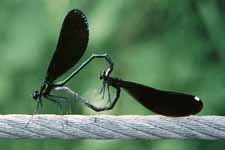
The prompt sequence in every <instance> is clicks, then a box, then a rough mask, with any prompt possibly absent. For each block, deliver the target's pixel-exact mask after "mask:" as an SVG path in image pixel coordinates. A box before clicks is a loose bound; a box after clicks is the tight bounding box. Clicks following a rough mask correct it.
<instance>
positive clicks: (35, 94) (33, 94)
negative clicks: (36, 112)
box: [32, 90, 40, 101]
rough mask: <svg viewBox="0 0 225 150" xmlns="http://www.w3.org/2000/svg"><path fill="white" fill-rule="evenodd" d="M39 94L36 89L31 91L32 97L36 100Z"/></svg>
mask: <svg viewBox="0 0 225 150" xmlns="http://www.w3.org/2000/svg"><path fill="white" fill-rule="evenodd" d="M39 96H40V92H39V91H38V90H35V91H33V93H32V98H33V99H34V100H35V101H36V100H37V99H38V98H39Z"/></svg>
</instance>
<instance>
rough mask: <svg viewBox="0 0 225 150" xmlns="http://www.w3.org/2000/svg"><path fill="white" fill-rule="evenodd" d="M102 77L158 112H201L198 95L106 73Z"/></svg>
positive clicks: (178, 114)
mask: <svg viewBox="0 0 225 150" xmlns="http://www.w3.org/2000/svg"><path fill="white" fill-rule="evenodd" d="M101 79H103V80H104V81H105V82H106V83H108V84H109V85H110V86H113V87H116V88H123V89H125V90H126V91H127V92H128V93H129V94H130V95H131V96H132V97H134V98H135V99H136V100H137V101H138V102H140V103H141V104H142V105H143V106H145V107H146V108H148V109H149V110H151V111H153V112H155V113H157V114H161V115H165V116H173V117H181V116H189V115H194V114H197V113H199V112H200V111H201V109H202V107H203V103H202V101H201V100H200V99H199V98H198V97H197V96H192V95H189V94H183V93H177V92H170V91H162V90H157V89H154V88H151V87H148V86H145V85H141V84H138V83H134V82H130V81H123V80H120V79H116V78H112V77H106V76H104V75H103V76H101Z"/></svg>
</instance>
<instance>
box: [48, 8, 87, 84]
mask: <svg viewBox="0 0 225 150" xmlns="http://www.w3.org/2000/svg"><path fill="white" fill-rule="evenodd" d="M88 36H89V31H88V23H87V18H86V16H85V15H84V14H83V13H82V12H81V11H80V10H77V9H76V10H71V11H70V12H69V13H68V14H67V15H66V17H65V19H64V22H63V24H62V28H61V32H60V35H59V39H58V44H57V47H56V50H55V53H54V55H53V57H52V59H51V62H50V64H49V66H48V71H47V77H46V80H47V81H50V82H52V81H54V80H56V79H57V78H58V77H59V76H61V75H62V74H64V73H65V72H66V71H68V70H69V69H70V68H71V67H73V66H74V65H75V64H76V63H77V62H78V61H79V60H80V58H81V57H82V55H83V54H84V52H85V50H86V48H87V45H88Z"/></svg>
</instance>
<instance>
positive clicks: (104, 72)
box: [99, 70, 106, 80]
mask: <svg viewBox="0 0 225 150" xmlns="http://www.w3.org/2000/svg"><path fill="white" fill-rule="evenodd" d="M99 79H100V80H105V79H106V71H105V70H103V71H102V72H101V73H100V76H99Z"/></svg>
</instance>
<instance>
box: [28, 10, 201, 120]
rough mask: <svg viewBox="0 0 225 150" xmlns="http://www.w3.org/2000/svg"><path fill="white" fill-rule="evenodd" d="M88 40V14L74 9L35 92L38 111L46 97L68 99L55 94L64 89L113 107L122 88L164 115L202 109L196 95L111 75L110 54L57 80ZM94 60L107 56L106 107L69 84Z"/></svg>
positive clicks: (75, 96)
mask: <svg viewBox="0 0 225 150" xmlns="http://www.w3.org/2000/svg"><path fill="white" fill-rule="evenodd" d="M88 40H89V30H88V23H87V18H86V16H85V15H84V13H83V12H81V11H80V10H77V9H75V10H71V11H70V12H69V13H68V14H67V15H66V17H65V19H64V22H63V24H62V28H61V32H60V35H59V40H58V44H57V46H56V50H55V52H54V54H53V57H52V59H51V61H50V63H49V66H48V70H47V74H46V77H45V80H44V81H43V83H42V85H41V88H40V90H39V91H34V92H33V94H32V95H33V99H34V100H36V101H37V108H36V109H37V110H38V109H39V107H40V106H42V105H43V104H42V103H43V102H42V100H43V98H45V99H47V100H50V101H52V102H55V103H57V104H59V105H60V101H68V100H69V99H68V98H66V97H63V96H56V95H53V94H52V91H53V90H58V91H64V92H66V93H68V94H69V95H71V96H72V99H73V100H78V101H80V102H81V103H83V104H84V105H86V106H88V107H89V108H91V109H93V110H95V111H104V110H110V109H112V108H113V107H114V106H115V104H116V102H117V100H118V99H119V97H120V92H121V89H124V90H125V91H127V92H128V93H129V94H130V95H131V96H132V97H134V98H135V99H136V100H137V101H138V102H140V103H141V104H142V105H143V106H145V107H146V108H148V109H149V110H151V111H153V112H155V113H158V114H161V115H165V116H174V117H179V116H188V115H193V114H196V113H198V112H200V111H201V109H202V107H203V103H202V101H201V100H200V98H198V97H197V96H193V95H190V94H184V93H177V92H171V91H163V90H158V89H155V88H152V87H148V86H145V85H142V84H138V83H135V82H130V81H124V80H121V79H118V78H113V77H111V73H112V71H113V61H112V59H111V58H110V57H109V56H108V55H107V54H93V55H92V56H91V57H90V58H88V59H87V60H86V61H84V62H83V63H82V64H81V65H80V66H79V67H78V68H77V69H76V70H75V71H73V72H72V73H71V74H69V75H68V76H67V77H66V78H65V79H64V80H62V81H59V82H56V80H57V79H58V78H59V77H60V76H62V75H63V74H65V73H66V72H67V71H68V70H70V69H71V68H73V67H74V66H75V65H76V64H77V63H78V61H79V60H80V59H81V57H82V56H83V54H84V52H85V50H86V48H87V45H88ZM94 59H105V60H106V61H107V63H108V68H107V69H105V70H103V71H102V72H101V74H100V76H99V79H100V80H102V85H103V86H102V89H101V91H100V93H102V94H103V95H105V91H106V92H107V93H108V100H107V101H108V102H107V103H106V105H103V106H95V105H94V104H92V103H90V102H89V101H88V100H86V99H85V98H83V97H81V96H80V95H79V94H78V93H76V92H75V91H73V90H72V89H71V88H69V87H67V86H66V84H67V83H68V82H69V81H70V80H71V79H72V78H73V77H74V76H76V75H77V74H78V73H79V72H80V71H81V70H82V69H83V68H85V67H86V66H87V65H88V64H89V63H90V62H91V61H92V60H94ZM109 88H113V89H114V91H115V92H114V95H110V90H109ZM111 96H112V97H111Z"/></svg>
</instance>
